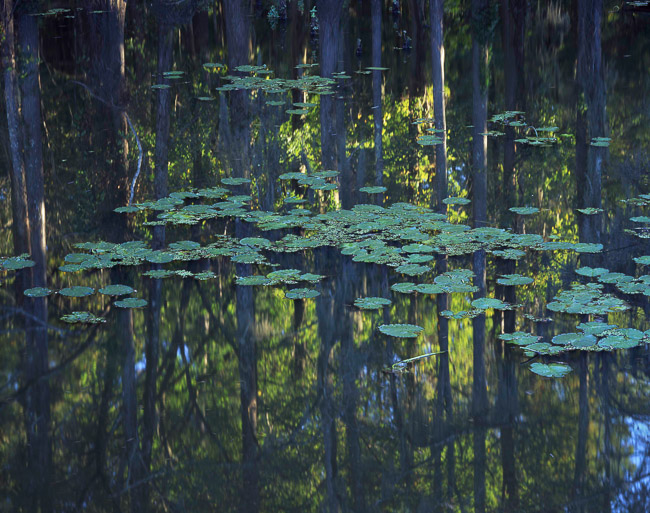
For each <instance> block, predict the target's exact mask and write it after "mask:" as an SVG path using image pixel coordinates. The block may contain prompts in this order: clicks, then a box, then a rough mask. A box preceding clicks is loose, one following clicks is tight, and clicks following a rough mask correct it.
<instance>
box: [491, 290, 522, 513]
mask: <svg viewBox="0 0 650 513" xmlns="http://www.w3.org/2000/svg"><path fill="white" fill-rule="evenodd" d="M511 288H514V287H511ZM507 313H508V314H514V312H507ZM510 317H512V324H514V315H510V316H509V317H508V319H507V320H506V324H509V323H510V322H511V319H510ZM512 330H514V326H512V328H511V329H510V330H509V331H508V332H511V331H512ZM499 355H500V359H499V362H498V364H499V382H498V385H497V401H498V404H497V408H496V411H497V414H498V415H499V420H500V421H501V422H502V423H503V427H502V428H501V437H500V441H501V468H502V475H503V486H502V495H503V509H504V511H507V512H513V513H514V512H517V511H519V484H518V482H517V468H516V458H515V422H516V418H517V410H518V401H517V376H516V373H515V365H516V360H515V358H516V357H515V356H514V354H513V351H512V348H510V347H509V346H508V345H507V344H505V343H503V342H500V344H499Z"/></svg>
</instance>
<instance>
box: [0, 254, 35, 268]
mask: <svg viewBox="0 0 650 513" xmlns="http://www.w3.org/2000/svg"><path fill="white" fill-rule="evenodd" d="M27 256H28V255H20V256H14V257H9V258H5V259H2V258H0V270H2V271H17V270H18V269H25V268H27V267H34V266H35V265H36V262H34V261H33V260H29V259H28V258H27Z"/></svg>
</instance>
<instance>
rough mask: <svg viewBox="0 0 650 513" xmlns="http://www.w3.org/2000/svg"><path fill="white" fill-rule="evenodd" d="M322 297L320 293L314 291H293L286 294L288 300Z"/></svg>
mask: <svg viewBox="0 0 650 513" xmlns="http://www.w3.org/2000/svg"><path fill="white" fill-rule="evenodd" d="M317 296H320V292H318V291H317V290H313V289H291V290H288V291H286V292H285V293H284V297H286V298H287V299H310V298H314V297H317Z"/></svg>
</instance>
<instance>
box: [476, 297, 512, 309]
mask: <svg viewBox="0 0 650 513" xmlns="http://www.w3.org/2000/svg"><path fill="white" fill-rule="evenodd" d="M472 306H473V307H474V308H479V309H480V310H489V309H490V308H496V309H497V310H508V309H510V305H509V304H508V303H505V302H503V301H501V300H500V299H497V298H495V297H482V298H479V299H475V300H474V301H472Z"/></svg>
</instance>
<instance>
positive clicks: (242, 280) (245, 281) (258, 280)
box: [235, 276, 273, 286]
mask: <svg viewBox="0 0 650 513" xmlns="http://www.w3.org/2000/svg"><path fill="white" fill-rule="evenodd" d="M235 283H236V284H237V285H253V286H254V285H270V284H271V283H273V280H271V279H269V278H267V277H266V276H238V277H237V279H236V280H235Z"/></svg>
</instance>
